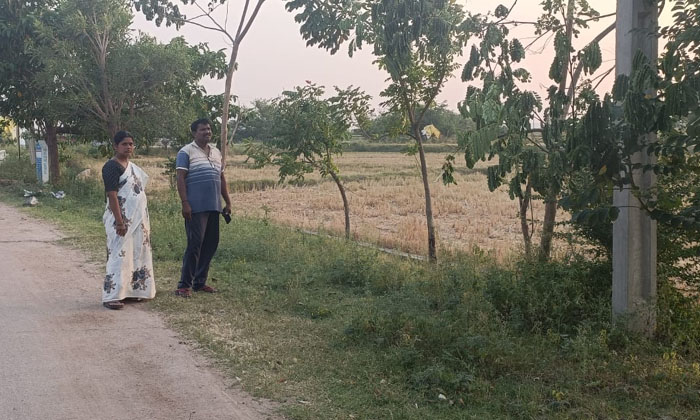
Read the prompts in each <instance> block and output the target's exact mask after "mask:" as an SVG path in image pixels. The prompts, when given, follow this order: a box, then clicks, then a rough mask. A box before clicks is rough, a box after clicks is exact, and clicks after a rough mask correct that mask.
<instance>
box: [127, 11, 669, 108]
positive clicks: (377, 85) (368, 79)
mask: <svg viewBox="0 0 700 420" xmlns="http://www.w3.org/2000/svg"><path fill="white" fill-rule="evenodd" d="M457 1H458V2H460V3H461V4H463V5H464V6H465V8H466V9H467V10H469V11H471V12H472V13H486V12H488V11H490V10H493V9H494V8H495V7H496V6H497V5H498V2H491V1H472V0H466V1H465V0H457ZM200 2H201V3H202V4H206V3H207V1H205V0H200ZM540 2H541V0H519V1H518V3H517V5H516V6H515V9H514V10H513V14H512V17H513V18H514V19H517V20H521V21H534V20H535V19H536V18H537V16H538V15H539V14H541V7H540ZM228 3H231V6H229V22H228V28H229V30H230V31H231V32H235V25H236V24H237V23H238V20H237V17H238V16H240V15H239V10H238V8H237V7H236V6H237V5H240V4H241V3H242V2H241V1H229V2H228ZM589 3H590V4H591V6H592V7H594V8H595V9H596V10H598V11H599V12H600V14H601V15H606V14H609V13H612V12H614V11H615V1H613V0H589ZM484 4H486V5H484ZM510 4H512V3H508V5H510ZM183 9H184V10H185V13H186V14H187V15H188V16H190V17H191V16H195V15H197V14H198V13H197V12H198V11H197V9H196V8H194V9H193V8H192V6H189V8H183ZM225 16H226V10H225V7H221V8H219V9H218V10H217V11H216V17H217V18H218V19H219V20H220V21H221V22H224V20H225ZM613 19H614V18H606V19H602V20H601V21H600V22H593V23H592V24H591V28H590V29H589V30H588V31H585V32H583V33H582V34H581V37H580V38H579V39H578V40H576V46H577V47H580V46H583V45H585V44H586V43H588V42H589V41H590V40H591V39H592V38H594V37H595V36H596V35H597V34H598V33H599V32H601V31H602V29H604V28H605V27H607V26H608V25H610V24H611V23H612V22H613ZM667 20H668V19H667V17H663V19H662V21H667ZM202 23H204V22H203V21H202ZM133 27H134V28H135V29H138V30H141V31H144V32H147V33H150V34H152V35H155V36H156V37H157V38H158V39H160V40H161V41H164V42H167V41H169V40H170V39H171V38H172V37H174V36H178V35H183V36H184V37H185V38H186V39H187V41H188V42H190V43H198V42H207V43H209V45H210V47H211V48H212V49H220V48H227V55H228V52H229V49H228V45H227V43H226V41H225V39H224V37H223V36H221V35H220V34H218V33H216V32H213V31H208V30H206V29H202V28H199V27H196V26H193V25H185V26H184V27H183V28H181V29H180V31H179V32H178V31H176V30H175V29H174V28H172V27H170V28H165V27H164V26H163V27H161V28H158V27H156V25H155V24H154V23H153V22H148V21H146V20H145V19H144V18H143V16H142V15H141V14H140V13H139V12H135V19H134V25H133ZM513 34H514V35H516V36H518V37H520V38H521V40H522V41H523V42H524V43H526V41H527V39H531V37H532V36H533V28H532V27H531V26H530V25H521V26H519V27H518V28H515V29H514V32H513ZM545 41H548V42H540V43H538V44H536V45H535V46H533V48H531V50H530V51H528V53H527V58H526V60H525V61H524V63H523V66H524V67H525V68H527V69H528V70H529V71H530V72H531V73H532V74H533V82H532V84H531V85H530V86H529V88H530V89H534V90H537V91H539V92H544V91H545V90H546V89H547V87H548V86H549V81H548V79H547V73H548V69H549V65H550V63H551V60H552V49H553V47H552V42H551V39H546V40H545ZM601 47H602V50H603V65H602V66H601V70H607V69H609V68H610V67H612V65H613V64H614V63H613V59H614V47H615V43H614V32H613V33H611V34H610V35H608V37H607V38H606V39H605V40H604V42H603V43H601ZM469 48H471V45H468V46H467V49H466V50H465V51H467V52H468V49H469ZM369 50H370V49H369V48H365V50H364V51H361V52H359V53H356V54H355V55H354V57H353V58H349V57H348V56H347V53H346V50H343V49H341V50H340V51H339V52H338V53H336V54H335V55H330V54H329V53H328V52H327V51H325V50H322V49H318V48H315V47H313V48H310V47H306V45H305V42H304V40H303V39H302V38H301V35H300V34H299V24H297V23H296V22H294V15H293V14H292V13H289V12H287V11H285V9H284V2H283V1H282V0H267V1H266V2H265V4H264V5H263V7H262V9H261V11H260V14H259V16H258V18H257V19H256V21H255V23H254V24H253V27H252V28H251V30H250V32H249V33H248V35H247V37H246V38H245V40H244V41H243V44H242V46H241V49H240V52H239V55H238V62H239V70H238V72H237V73H236V75H235V76H234V82H233V83H234V84H233V92H234V94H236V95H238V96H239V98H240V101H241V103H243V104H249V103H250V102H251V101H252V100H254V99H257V98H272V97H276V96H278V95H279V94H280V93H281V92H282V91H283V90H285V89H291V88H293V87H294V86H297V85H302V84H304V83H305V81H306V80H311V81H313V82H315V83H318V84H320V85H324V86H326V87H327V88H329V89H332V88H331V87H332V86H334V85H337V86H340V87H345V86H348V85H354V86H360V87H362V88H363V89H364V90H365V91H366V92H367V93H369V94H370V95H372V96H373V97H374V98H375V101H374V103H375V105H376V104H378V103H379V102H380V101H381V99H380V98H379V93H380V92H381V91H382V89H383V88H384V87H385V86H386V81H385V79H386V77H387V74H386V73H385V72H384V71H381V70H379V69H378V68H377V67H376V65H374V64H372V61H373V57H372V55H371V53H370V51H369ZM459 61H460V63H461V64H463V63H464V61H466V57H460V59H459ZM460 72H461V68H460V69H458V70H457V71H456V72H455V73H456V74H459V73H460ZM538 75H539V76H538ZM609 79H610V83H611V81H612V80H611V79H612V78H609ZM610 83H604V84H603V85H601V87H602V88H606V87H609V86H610ZM204 85H205V87H206V88H207V91H208V92H209V93H220V92H223V89H224V82H223V80H205V81H204ZM465 91H466V84H465V83H463V82H461V81H460V80H459V78H458V77H453V78H452V79H451V80H450V81H449V82H448V83H447V86H446V87H445V89H444V90H443V93H442V94H441V95H440V96H439V97H438V101H439V102H445V103H447V105H448V106H449V107H450V108H453V109H455V108H456V105H457V102H459V101H460V100H462V99H463V98H464V94H465Z"/></svg>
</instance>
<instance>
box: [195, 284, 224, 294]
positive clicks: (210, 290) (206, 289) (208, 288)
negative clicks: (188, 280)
mask: <svg viewBox="0 0 700 420" xmlns="http://www.w3.org/2000/svg"><path fill="white" fill-rule="evenodd" d="M194 291H195V292H205V293H216V292H218V290H216V289H214V288H213V287H211V286H206V285H205V286H202V287H200V288H199V289H194Z"/></svg>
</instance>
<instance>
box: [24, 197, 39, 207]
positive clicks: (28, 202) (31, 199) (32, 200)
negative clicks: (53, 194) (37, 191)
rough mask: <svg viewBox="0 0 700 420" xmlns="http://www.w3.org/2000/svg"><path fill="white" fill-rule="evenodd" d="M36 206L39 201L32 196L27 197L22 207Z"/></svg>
mask: <svg viewBox="0 0 700 420" xmlns="http://www.w3.org/2000/svg"><path fill="white" fill-rule="evenodd" d="M37 204H39V200H38V199H37V198H36V197H34V196H31V197H27V199H26V200H24V205H25V206H31V207H34V206H36V205H37Z"/></svg>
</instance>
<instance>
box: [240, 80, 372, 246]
mask: <svg viewBox="0 0 700 420" xmlns="http://www.w3.org/2000/svg"><path fill="white" fill-rule="evenodd" d="M336 92H337V95H336V96H333V97H331V98H329V99H323V95H324V93H325V90H324V88H323V87H322V86H317V85H315V84H308V85H306V86H303V87H297V88H296V89H295V90H293V91H286V92H284V93H282V96H281V97H280V98H279V99H278V100H276V101H275V108H276V110H277V113H278V117H277V126H276V128H275V131H274V136H273V137H272V139H271V141H269V142H266V143H265V144H260V143H249V145H248V148H247V152H246V153H247V154H248V156H249V157H251V158H252V159H253V160H254V161H255V163H256V166H257V167H262V166H265V165H268V164H273V165H277V166H279V175H280V182H283V181H284V180H285V179H287V178H292V179H294V180H297V181H299V180H303V178H304V175H305V174H308V173H311V172H314V171H318V172H319V173H320V174H321V176H323V177H325V176H330V177H331V178H332V179H333V181H334V182H335V184H336V185H337V187H338V191H339V192H340V196H341V198H342V200H343V210H344V212H345V237H346V238H347V239H350V204H349V202H348V198H347V194H346V192H345V187H344V185H343V182H342V180H341V178H340V174H339V171H338V167H337V166H336V164H335V162H334V157H335V156H337V155H339V154H340V153H342V142H343V140H347V139H348V138H350V127H351V125H352V123H353V119H354V115H355V114H356V113H357V112H365V111H363V110H362V108H363V106H365V107H366V103H364V102H363V101H362V99H361V98H362V97H363V94H359V95H357V98H358V99H357V101H352V100H348V96H347V95H346V94H345V93H346V92H347V89H345V90H343V89H338V88H336ZM357 92H358V93H360V91H357ZM365 109H366V108H365Z"/></svg>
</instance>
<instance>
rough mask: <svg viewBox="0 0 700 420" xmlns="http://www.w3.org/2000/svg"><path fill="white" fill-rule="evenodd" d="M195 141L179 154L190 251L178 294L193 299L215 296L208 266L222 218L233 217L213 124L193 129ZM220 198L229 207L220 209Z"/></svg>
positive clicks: (179, 186) (200, 124)
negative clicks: (213, 138)
mask: <svg viewBox="0 0 700 420" xmlns="http://www.w3.org/2000/svg"><path fill="white" fill-rule="evenodd" d="M190 130H191V131H192V135H193V136H194V141H193V142H192V143H190V144H188V145H186V146H184V147H183V148H182V149H180V151H179V152H178V153H177V158H176V161H175V167H176V171H177V192H178V194H179V195H180V200H181V201H182V217H184V218H185V233H186V234H187V249H186V250H185V256H184V257H183V259H182V274H181V276H180V283H179V284H178V285H177V290H175V294H176V295H178V296H182V297H190V296H191V295H192V290H194V291H195V292H199V291H201V292H208V293H215V292H216V289H214V288H213V287H211V286H208V285H207V284H206V281H207V274H208V273H209V264H210V263H211V259H212V258H213V257H214V253H215V252H216V248H217V247H218V246H219V215H220V214H221V213H224V214H231V198H230V197H229V195H228V187H227V184H226V177H225V176H224V169H225V168H224V165H223V163H224V162H222V161H221V152H219V149H217V148H216V146H214V145H213V144H209V142H210V141H211V124H210V123H209V120H207V119H206V118H202V119H199V120H197V121H195V122H193V123H192V125H191V126H190ZM221 197H223V198H224V201H225V202H226V206H225V207H224V208H223V211H222V209H221Z"/></svg>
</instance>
